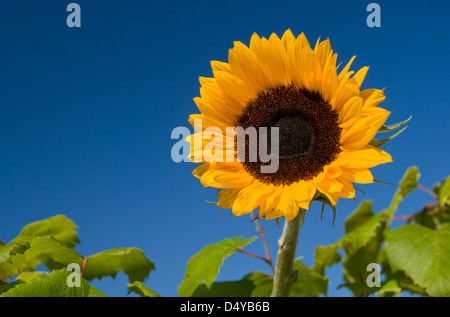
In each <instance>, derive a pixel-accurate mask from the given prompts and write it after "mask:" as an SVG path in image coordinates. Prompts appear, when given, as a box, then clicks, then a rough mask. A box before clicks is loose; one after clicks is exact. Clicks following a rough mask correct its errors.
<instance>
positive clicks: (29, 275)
mask: <svg viewBox="0 0 450 317" xmlns="http://www.w3.org/2000/svg"><path fill="white" fill-rule="evenodd" d="M45 274H48V272H44V271H38V272H23V273H20V274H19V275H18V276H17V278H16V280H21V281H23V282H25V283H28V282H30V281H32V280H34V279H36V277H38V276H41V275H45Z"/></svg>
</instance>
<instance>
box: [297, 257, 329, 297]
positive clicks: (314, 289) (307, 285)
mask: <svg viewBox="0 0 450 317" xmlns="http://www.w3.org/2000/svg"><path fill="white" fill-rule="evenodd" d="M294 270H296V271H297V272H298V278H297V281H296V282H295V283H294V284H292V286H291V290H290V292H289V297H317V296H319V295H320V294H324V295H326V294H327V288H328V279H327V278H326V277H325V276H323V275H322V274H320V273H318V272H316V271H315V270H312V269H310V268H309V267H307V266H306V265H305V264H303V263H301V262H298V261H295V263H294Z"/></svg>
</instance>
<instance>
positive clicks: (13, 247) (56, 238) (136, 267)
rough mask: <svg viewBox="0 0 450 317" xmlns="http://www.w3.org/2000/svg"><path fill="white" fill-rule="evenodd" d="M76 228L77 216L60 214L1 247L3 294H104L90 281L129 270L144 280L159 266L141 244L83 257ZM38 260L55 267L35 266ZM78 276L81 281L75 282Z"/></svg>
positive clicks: (134, 278) (132, 279)
mask: <svg viewBox="0 0 450 317" xmlns="http://www.w3.org/2000/svg"><path fill="white" fill-rule="evenodd" d="M76 229H77V226H76V225H75V223H74V222H73V221H72V220H70V219H68V218H66V217H65V216H63V215H57V216H54V217H51V218H48V219H44V220H41V221H37V222H34V223H31V224H29V225H27V226H25V227H24V228H23V229H22V231H21V232H20V233H19V235H18V236H17V237H16V238H15V239H13V240H12V241H11V242H9V243H8V244H4V245H2V246H0V294H1V296H2V297H103V296H106V295H105V294H104V293H102V292H101V291H99V290H98V289H96V288H94V287H93V286H91V285H90V284H89V281H92V280H93V279H101V278H102V277H103V276H112V277H115V276H116V274H117V273H118V272H120V271H123V272H124V273H125V274H127V275H128V278H129V280H130V282H131V283H140V282H142V281H144V280H145V279H146V278H147V276H148V275H149V273H150V272H151V271H152V270H154V269H155V266H154V264H153V262H151V261H149V260H148V259H147V258H146V257H145V255H144V253H143V252H142V251H141V250H139V249H137V248H121V249H113V250H106V251H103V252H100V253H97V254H95V255H91V256H87V257H83V256H82V255H81V254H79V253H78V252H77V251H75V249H74V248H75V246H76V245H77V244H78V243H80V241H79V239H78V233H77V231H76ZM38 265H44V266H45V267H46V268H47V269H48V270H49V271H50V272H37V271H35V270H36V268H37V267H38ZM71 267H75V269H74V268H71ZM77 268H78V269H79V270H78V271H77ZM8 280H9V281H8ZM76 280H78V281H79V283H78V284H72V283H71V281H76ZM74 283H75V282H74Z"/></svg>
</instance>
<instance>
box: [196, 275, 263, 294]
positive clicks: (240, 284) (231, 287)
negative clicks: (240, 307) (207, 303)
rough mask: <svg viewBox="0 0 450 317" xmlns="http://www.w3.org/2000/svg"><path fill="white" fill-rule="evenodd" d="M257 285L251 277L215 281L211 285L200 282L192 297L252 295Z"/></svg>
mask: <svg viewBox="0 0 450 317" xmlns="http://www.w3.org/2000/svg"><path fill="white" fill-rule="evenodd" d="M254 288H255V285H254V284H253V282H252V281H251V280H250V279H245V278H244V279H242V280H240V281H230V282H215V283H212V284H211V287H209V288H208V287H206V285H205V284H200V285H199V286H198V287H197V289H196V290H195V292H194V294H192V297H250V296H251V294H252V291H253V289H254Z"/></svg>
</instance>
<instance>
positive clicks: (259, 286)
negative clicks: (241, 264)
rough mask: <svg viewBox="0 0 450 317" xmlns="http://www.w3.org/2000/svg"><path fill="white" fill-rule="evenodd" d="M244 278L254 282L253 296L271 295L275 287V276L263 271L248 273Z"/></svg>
mask: <svg viewBox="0 0 450 317" xmlns="http://www.w3.org/2000/svg"><path fill="white" fill-rule="evenodd" d="M244 279H247V280H250V281H252V282H253V285H254V288H253V290H252V292H251V294H250V296H251V297H270V295H271V294H272V288H273V277H272V276H271V275H267V274H265V273H262V272H253V273H250V274H247V275H246V276H245V277H244Z"/></svg>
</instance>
